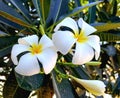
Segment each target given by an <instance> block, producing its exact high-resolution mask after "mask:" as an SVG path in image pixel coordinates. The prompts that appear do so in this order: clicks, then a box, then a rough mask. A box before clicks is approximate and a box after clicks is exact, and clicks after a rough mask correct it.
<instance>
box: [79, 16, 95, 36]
mask: <svg viewBox="0 0 120 98" xmlns="http://www.w3.org/2000/svg"><path fill="white" fill-rule="evenodd" d="M78 25H79V27H80V28H81V30H82V31H83V32H85V34H86V35H89V34H91V33H93V32H95V31H96V29H95V28H94V27H92V26H91V25H89V24H88V23H86V22H85V21H84V20H83V19H82V18H80V19H79V20H78Z"/></svg>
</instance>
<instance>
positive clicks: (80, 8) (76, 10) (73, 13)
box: [67, 1, 102, 16]
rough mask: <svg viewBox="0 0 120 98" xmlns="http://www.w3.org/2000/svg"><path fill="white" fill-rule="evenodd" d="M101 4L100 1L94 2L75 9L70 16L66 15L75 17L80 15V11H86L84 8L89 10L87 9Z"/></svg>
mask: <svg viewBox="0 0 120 98" xmlns="http://www.w3.org/2000/svg"><path fill="white" fill-rule="evenodd" d="M101 2H102V1H96V2H92V3H89V4H87V5H85V6H81V7H77V8H75V9H74V10H73V11H72V13H70V14H69V15H67V16H73V15H76V14H78V13H80V12H81V11H83V9H86V8H89V7H92V6H95V5H97V4H99V3H101Z"/></svg>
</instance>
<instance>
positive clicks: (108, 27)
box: [92, 23, 120, 32]
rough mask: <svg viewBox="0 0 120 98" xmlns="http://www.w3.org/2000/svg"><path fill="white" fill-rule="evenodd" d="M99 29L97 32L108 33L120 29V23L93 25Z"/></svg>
mask: <svg viewBox="0 0 120 98" xmlns="http://www.w3.org/2000/svg"><path fill="white" fill-rule="evenodd" d="M92 26H94V27H95V28H96V29H97V32H103V31H108V30H112V29H117V28H118V27H120V23H95V24H92Z"/></svg>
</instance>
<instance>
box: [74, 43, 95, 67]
mask: <svg viewBox="0 0 120 98" xmlns="http://www.w3.org/2000/svg"><path fill="white" fill-rule="evenodd" d="M93 57H94V51H93V49H92V47H90V46H89V45H87V44H84V43H79V42H77V43H76V48H75V53H74V55H73V59H72V63H73V64H80V65H82V64H84V63H87V62H89V61H90V60H92V58H93Z"/></svg>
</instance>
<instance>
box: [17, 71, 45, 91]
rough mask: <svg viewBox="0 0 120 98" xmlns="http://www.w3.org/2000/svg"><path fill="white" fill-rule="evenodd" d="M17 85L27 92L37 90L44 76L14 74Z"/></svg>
mask: <svg viewBox="0 0 120 98" xmlns="http://www.w3.org/2000/svg"><path fill="white" fill-rule="evenodd" d="M15 76H16V79H17V82H18V85H19V86H20V87H21V88H23V89H25V90H28V91H32V90H37V89H38V88H40V87H41V86H42V84H43V79H44V74H36V75H33V76H22V75H20V74H18V73H16V72H15Z"/></svg>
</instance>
